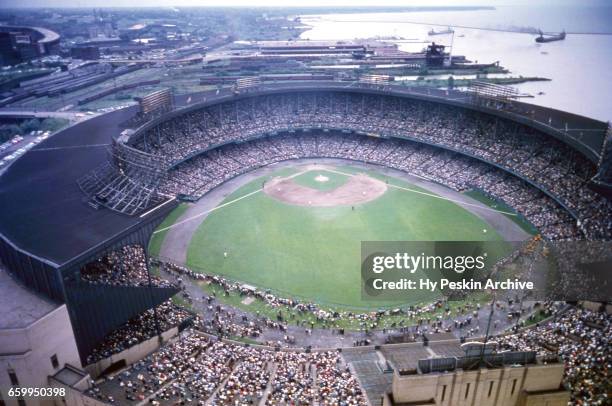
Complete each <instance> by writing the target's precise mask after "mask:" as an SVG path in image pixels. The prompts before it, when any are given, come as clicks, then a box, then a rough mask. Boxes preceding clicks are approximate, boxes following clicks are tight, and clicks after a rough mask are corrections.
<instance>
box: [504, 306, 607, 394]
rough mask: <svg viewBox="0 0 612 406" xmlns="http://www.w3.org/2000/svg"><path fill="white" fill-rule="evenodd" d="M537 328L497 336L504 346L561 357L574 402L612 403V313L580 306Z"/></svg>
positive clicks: (555, 316)
mask: <svg viewBox="0 0 612 406" xmlns="http://www.w3.org/2000/svg"><path fill="white" fill-rule="evenodd" d="M552 316H553V318H552V319H551V320H549V321H547V322H544V323H540V324H537V325H536V326H535V327H533V328H529V329H525V330H522V331H517V332H514V333H512V334H508V335H505V336H501V337H499V338H497V342H498V344H499V345H500V346H501V349H508V350H512V351H536V352H537V353H538V354H539V355H540V356H543V357H556V356H557V355H559V356H561V358H562V359H563V361H564V363H565V384H566V385H567V387H568V389H569V390H570V392H571V400H572V404H576V405H593V406H596V405H597V406H598V405H609V404H610V402H612V399H611V398H610V389H611V387H612V385H611V384H610V376H611V375H610V374H611V373H612V316H611V315H609V314H606V313H603V312H595V311H591V310H586V309H580V308H571V309H570V310H568V311H565V312H560V311H556V312H553V314H552Z"/></svg>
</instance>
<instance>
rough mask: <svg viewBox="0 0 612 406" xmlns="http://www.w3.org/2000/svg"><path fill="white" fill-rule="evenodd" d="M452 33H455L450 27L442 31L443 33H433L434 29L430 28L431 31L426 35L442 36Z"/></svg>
mask: <svg viewBox="0 0 612 406" xmlns="http://www.w3.org/2000/svg"><path fill="white" fill-rule="evenodd" d="M453 32H455V31H453V30H452V29H451V27H448V28H447V29H446V30H443V31H434V29H433V28H432V29H431V30H430V31H429V32H428V34H429V35H442V34H452V33H453Z"/></svg>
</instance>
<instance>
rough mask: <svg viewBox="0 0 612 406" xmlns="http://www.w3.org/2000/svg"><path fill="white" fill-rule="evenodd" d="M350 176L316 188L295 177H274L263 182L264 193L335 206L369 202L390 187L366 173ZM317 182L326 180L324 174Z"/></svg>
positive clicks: (298, 202)
mask: <svg viewBox="0 0 612 406" xmlns="http://www.w3.org/2000/svg"><path fill="white" fill-rule="evenodd" d="M347 176H349V179H348V180H347V181H346V183H344V184H343V185H342V186H339V187H337V188H335V189H333V190H326V191H322V190H316V189H312V188H309V187H307V186H302V185H299V184H297V183H295V182H294V181H293V179H292V178H274V179H271V180H269V181H268V182H266V184H265V185H264V193H266V194H267V195H268V196H270V197H272V198H274V199H276V200H279V201H281V202H284V203H288V204H294V205H298V206H317V207H332V206H341V205H354V204H359V203H366V202H369V201H372V200H375V199H377V198H379V197H380V196H382V195H383V194H384V193H385V192H386V191H387V185H386V184H385V182H383V181H380V180H378V179H374V178H371V177H369V176H368V175H365V174H362V173H360V174H356V175H347ZM315 180H316V181H317V182H327V181H328V180H329V178H328V177H327V176H324V175H321V174H319V175H317V176H316V177H315Z"/></svg>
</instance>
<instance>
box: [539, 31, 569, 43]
mask: <svg viewBox="0 0 612 406" xmlns="http://www.w3.org/2000/svg"><path fill="white" fill-rule="evenodd" d="M538 31H539V33H540V36H539V37H537V38H536V39H535V40H536V42H540V43H542V42H553V41H561V40H564V39H565V30H563V31H562V32H561V33H559V34H552V35H551V34H546V36H544V33H543V32H542V30H538Z"/></svg>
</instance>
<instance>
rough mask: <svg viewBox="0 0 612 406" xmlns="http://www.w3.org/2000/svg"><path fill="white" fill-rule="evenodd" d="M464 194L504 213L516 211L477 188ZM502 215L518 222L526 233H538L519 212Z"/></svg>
mask: <svg viewBox="0 0 612 406" xmlns="http://www.w3.org/2000/svg"><path fill="white" fill-rule="evenodd" d="M464 194H465V195H466V196H469V197H471V198H472V199H474V200H477V201H479V202H480V203H484V204H486V205H487V206H489V207H491V208H492V209H495V210H500V211H504V212H506V213H516V211H515V210H514V209H513V208H512V207H510V206H508V205H507V204H505V203H503V202H500V201H498V200H495V199H493V198H491V197H489V196H487V195H486V194H485V193H483V192H481V191H479V190H468V191H467V192H464ZM504 216H506V217H508V218H509V219H510V220H512V221H514V222H515V223H516V224H518V225H519V227H521V228H522V229H523V231H525V232H526V233H529V234H531V235H536V234H539V231H538V229H537V228H536V227H535V226H534V225H533V224H531V223H530V222H529V221H527V219H525V218H524V217H523V216H521V215H520V214H518V213H516V215H515V216H513V215H510V214H504Z"/></svg>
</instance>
